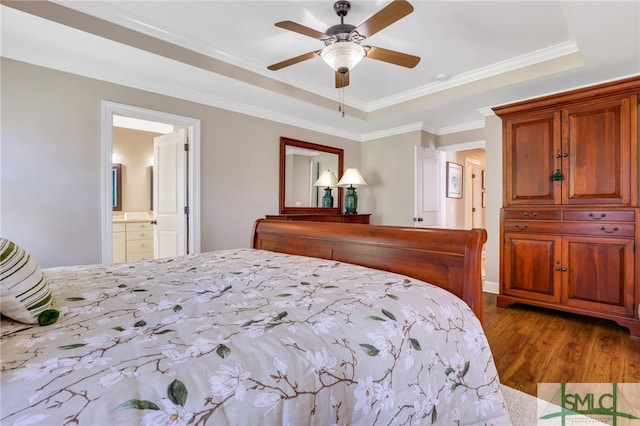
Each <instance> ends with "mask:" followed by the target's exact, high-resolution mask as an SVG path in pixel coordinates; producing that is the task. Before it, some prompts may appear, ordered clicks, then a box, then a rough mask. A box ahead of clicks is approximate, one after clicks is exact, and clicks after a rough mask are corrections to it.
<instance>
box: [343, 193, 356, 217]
mask: <svg viewBox="0 0 640 426" xmlns="http://www.w3.org/2000/svg"><path fill="white" fill-rule="evenodd" d="M357 208H358V194H356V189H355V188H354V187H353V186H350V187H349V188H347V194H346V195H345V196H344V209H345V212H344V214H358V212H357V211H356V209H357Z"/></svg>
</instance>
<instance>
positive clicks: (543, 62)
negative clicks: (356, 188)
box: [0, 0, 640, 141]
mask: <svg viewBox="0 0 640 426" xmlns="http://www.w3.org/2000/svg"><path fill="white" fill-rule="evenodd" d="M2 3H3V6H2V7H1V9H0V13H1V15H2V16H1V24H2V29H1V36H2V39H1V51H0V54H1V55H2V56H3V57H7V58H12V59H16V60H19V61H24V62H28V63H33V64H37V65H42V66H46V67H50V68H54V69H60V70H63V71H67V72H72V73H76V74H80V75H85V76H89V77H93V78H98V79H102V80H106V81H111V82H115V83H119V84H124V85H128V86H133V87H139V88H142V89H145V90H149V91H153V92H158V93H163V94H167V95H170V96H175V97H180V98H184V99H188V100H192V101H196V102H201V103H204V104H208V105H213V106H218V107H222V108H226V109H230V110H234V111H239V112H242V113H246V114H251V115H254V116H258V117H264V118H268V119H271V120H275V121H278V122H282V123H287V124H292V125H296V126H301V127H305V128H310V129H313V130H318V131H321V132H325V133H329V134H333V135H336V136H342V137H346V138H350V139H354V140H361V141H365V140H369V139H373V138H376V137H382V136H388V135H393V134H398V133H403V132H407V131H413V130H418V129H423V130H427V131H429V132H432V133H435V134H445V133H450V132H453V131H460V130H465V129H470V128H477V127H482V126H483V122H484V116H483V115H484V114H487V113H490V110H489V108H490V107H493V106H496V105H501V104H504V103H509V102H513V101H517V100H521V99H526V98H531V97H536V96H540V95H544V94H549V93H553V92H558V91H563V90H567V89H572V88H576V87H581V86H586V85H590V84H595V83H599V82H603V81H608V80H614V79H618V78H623V77H627V76H631V75H637V74H639V73H640V1H637V0H636V1H620V2H616V1H557V0H555V1H421V0H420V1H416V0H413V1H411V2H410V3H411V4H412V5H413V6H414V8H415V10H414V12H413V13H411V14H410V15H408V16H406V17H405V18H403V19H401V20H400V21H398V22H396V23H395V24H392V25H391V26H389V27H387V28H385V29H383V30H382V31H380V32H379V33H377V34H375V35H373V36H372V37H371V38H370V39H367V40H366V42H365V44H368V45H373V46H377V47H383V48H386V49H391V50H397V51H400V52H405V53H409V54H412V55H416V56H420V57H421V58H422V60H421V61H420V63H419V64H418V66H416V67H415V68H413V69H406V68H403V67H399V66H396V65H390V64H387V63H384V62H380V61H376V60H373V59H369V58H364V59H363V60H362V62H361V63H360V64H358V66H357V67H356V68H354V70H353V71H352V72H351V84H350V85H349V86H348V87H347V88H345V90H344V93H343V95H344V101H345V103H346V115H345V117H342V116H341V115H340V113H339V112H338V100H339V95H340V91H339V90H337V89H335V88H334V73H333V70H331V68H329V67H328V66H327V65H326V64H324V62H323V61H322V59H320V58H315V59H311V60H308V61H305V62H302V63H299V64H296V65H292V66H290V67H287V68H284V69H282V70H279V71H269V70H267V68H266V67H267V66H268V65H270V64H273V63H276V62H280V61H282V60H285V59H288V58H290V57H293V56H297V55H300V54H303V53H307V52H310V51H314V50H319V49H321V48H322V47H323V44H322V42H321V41H318V40H315V39H313V38H310V37H306V36H303V35H301V34H298V33H294V32H291V31H286V30H283V29H281V28H278V27H275V26H274V25H273V24H274V23H275V22H277V21H282V20H291V21H294V22H297V23H299V24H302V25H305V26H307V27H310V28H313V29H316V30H318V31H322V32H324V31H325V30H326V29H327V28H329V27H330V26H332V25H335V24H337V23H339V18H338V16H336V14H335V12H334V11H333V1H330V0H329V1H292V0H289V1H237V0H236V1H148V0H147V1H58V2H55V3H51V2H34V1H22V2H21V1H17V2H11V1H7V0H2ZM388 3H389V1H388V0H386V1H381V0H377V1H370V0H360V1H359V0H353V1H352V2H351V4H352V7H351V11H350V13H349V15H348V16H347V17H346V18H345V22H346V23H350V24H353V25H358V24H360V23H361V22H362V21H364V20H366V19H367V18H368V17H369V16H371V15H373V14H374V13H376V12H377V11H378V10H380V9H381V8H383V7H384V6H386V5H387V4H388ZM78 12H80V13H78ZM95 17H97V18H100V20H96V19H95ZM104 21H106V22H104ZM140 33H142V34H144V36H141V34H140ZM439 74H446V75H448V76H449V78H448V80H445V81H438V80H437V79H436V77H437V76H438V75H439Z"/></svg>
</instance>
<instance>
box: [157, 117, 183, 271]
mask: <svg viewBox="0 0 640 426" xmlns="http://www.w3.org/2000/svg"><path fill="white" fill-rule="evenodd" d="M186 146H187V131H186V130H185V129H180V130H178V131H177V132H174V133H168V134H166V135H162V136H158V137H156V138H154V144H153V164H154V169H155V170H154V173H153V216H154V220H155V222H156V225H155V227H154V231H153V243H154V244H153V249H154V257H155V258H162V257H173V256H181V255H184V254H186V253H187V219H188V210H187V205H188V204H187V179H186V177H187V172H186V169H187V150H186Z"/></svg>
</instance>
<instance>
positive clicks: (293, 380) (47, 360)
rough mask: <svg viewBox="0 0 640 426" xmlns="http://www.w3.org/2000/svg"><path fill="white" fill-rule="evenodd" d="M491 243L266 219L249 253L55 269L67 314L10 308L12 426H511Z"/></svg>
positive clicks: (467, 236) (4, 340) (7, 350)
mask: <svg viewBox="0 0 640 426" xmlns="http://www.w3.org/2000/svg"><path fill="white" fill-rule="evenodd" d="M485 240H486V233H485V231H484V230H479V229H474V230H469V231H464V230H439V229H418V228H404V227H383V226H373V225H358V224H335V223H318V222H290V221H278V220H264V219H259V220H258V221H257V222H256V223H255V225H254V228H253V232H252V239H251V245H250V247H251V248H245V249H234V250H221V251H214V252H208V253H202V254H198V255H187V256H183V257H178V258H168V259H157V260H152V261H143V262H135V263H125V264H117V265H109V266H106V265H91V266H72V267H60V268H50V269H45V270H44V275H45V276H46V279H47V282H48V284H49V286H50V289H51V293H52V295H53V302H52V303H53V306H54V307H55V308H56V309H58V310H59V311H60V318H59V319H58V321H57V322H55V323H54V324H52V325H48V326H37V325H36V326H34V325H25V324H21V323H18V322H13V321H11V320H9V319H7V318H4V317H3V318H2V337H1V340H0V351H1V352H0V353H1V356H2V368H1V392H2V398H1V411H0V423H2V424H3V425H5V424H7V425H10V424H18V425H26V424H46V425H53V424H55V425H64V424H79V425H138V424H140V425H164V424H166V425H186V424H193V425H205V424H206V425H225V424H230V425H352V424H353V425H355V424H361V425H389V424H443V425H450V424H465V425H470V424H479V425H480V424H494V425H500V424H510V420H509V416H508V414H507V409H506V407H505V403H504V399H503V395H502V393H501V388H500V382H499V378H498V375H497V373H496V368H495V364H494V361H493V358H492V355H491V351H490V348H489V346H488V344H487V340H486V338H485V336H484V333H483V330H482V328H481V323H480V318H481V312H482V311H481V309H482V308H481V306H482V297H481V285H482V282H481V277H480V253H481V249H482V245H483V243H484V242H485ZM452 293H453V295H452Z"/></svg>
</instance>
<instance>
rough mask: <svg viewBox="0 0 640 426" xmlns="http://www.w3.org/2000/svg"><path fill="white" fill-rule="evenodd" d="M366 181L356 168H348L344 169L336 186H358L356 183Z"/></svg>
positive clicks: (362, 183) (361, 183) (359, 183)
mask: <svg viewBox="0 0 640 426" xmlns="http://www.w3.org/2000/svg"><path fill="white" fill-rule="evenodd" d="M366 184H367V182H366V181H365V180H364V178H363V177H362V175H361V174H360V172H359V171H358V169H354V168H348V169H347V170H345V172H344V174H343V175H342V177H341V178H340V181H339V182H338V186H353V185H355V186H358V185H366Z"/></svg>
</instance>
